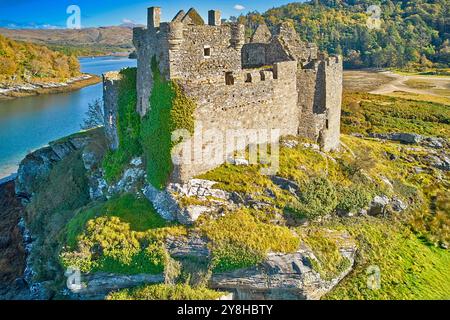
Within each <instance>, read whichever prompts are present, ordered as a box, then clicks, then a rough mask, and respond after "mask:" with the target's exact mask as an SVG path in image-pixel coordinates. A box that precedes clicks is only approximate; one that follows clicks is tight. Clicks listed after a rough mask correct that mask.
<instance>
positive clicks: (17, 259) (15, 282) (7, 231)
mask: <svg viewBox="0 0 450 320" xmlns="http://www.w3.org/2000/svg"><path fill="white" fill-rule="evenodd" d="M4 181H6V180H4ZM22 210H23V207H22V205H21V203H20V200H19V199H18V198H17V197H16V195H15V193H14V181H7V182H2V183H0V300H2V299H8V300H9V299H26V298H28V294H29V290H28V286H27V283H26V282H25V281H24V279H23V272H24V269H25V259H26V254H25V248H24V243H23V236H22V233H21V230H20V227H19V225H18V224H19V221H20V217H21V215H22Z"/></svg>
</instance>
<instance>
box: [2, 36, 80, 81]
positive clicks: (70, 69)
mask: <svg viewBox="0 0 450 320" xmlns="http://www.w3.org/2000/svg"><path fill="white" fill-rule="evenodd" d="M79 75H80V64H79V63H78V59H77V58H76V57H75V56H73V55H72V56H68V55H65V54H64V53H62V52H56V51H53V50H50V49H49V48H47V47H45V46H42V45H37V44H31V43H25V42H18V41H14V40H10V39H8V38H5V37H4V36H2V35H0V83H21V82H32V81H37V80H38V81H42V82H45V81H54V80H58V81H60V80H65V79H68V78H71V77H76V76H79Z"/></svg>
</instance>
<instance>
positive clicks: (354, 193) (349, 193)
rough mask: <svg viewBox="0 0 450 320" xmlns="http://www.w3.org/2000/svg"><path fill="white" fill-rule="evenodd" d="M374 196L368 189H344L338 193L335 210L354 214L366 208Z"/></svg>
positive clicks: (356, 186) (364, 187)
mask: <svg viewBox="0 0 450 320" xmlns="http://www.w3.org/2000/svg"><path fill="white" fill-rule="evenodd" d="M373 197H374V194H373V192H371V190H370V187H367V186H362V185H358V184H357V185H352V186H350V187H344V188H342V189H340V190H339V192H338V199H339V200H338V201H339V202H338V205H337V206H336V209H338V210H341V211H344V212H354V211H357V210H360V209H363V208H365V207H367V206H368V205H369V203H370V201H371V200H372V199H373Z"/></svg>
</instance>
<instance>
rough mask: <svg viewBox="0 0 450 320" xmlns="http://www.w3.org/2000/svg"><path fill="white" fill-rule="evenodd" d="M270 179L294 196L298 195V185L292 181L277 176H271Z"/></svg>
mask: <svg viewBox="0 0 450 320" xmlns="http://www.w3.org/2000/svg"><path fill="white" fill-rule="evenodd" d="M270 180H272V182H273V183H274V184H275V185H277V186H279V187H280V188H281V189H283V190H286V191H289V192H290V193H292V194H293V195H294V196H296V197H298V195H299V193H300V187H299V185H298V184H297V183H295V182H294V181H291V180H289V179H285V178H283V177H279V176H271V177H270Z"/></svg>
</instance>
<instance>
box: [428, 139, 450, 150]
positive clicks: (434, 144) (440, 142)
mask: <svg viewBox="0 0 450 320" xmlns="http://www.w3.org/2000/svg"><path fill="white" fill-rule="evenodd" d="M422 144H423V145H425V146H427V147H429V148H434V149H442V148H444V147H445V146H446V145H447V144H448V142H447V140H445V139H444V138H436V137H429V138H426V139H425V140H424V141H423V143H422Z"/></svg>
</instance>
